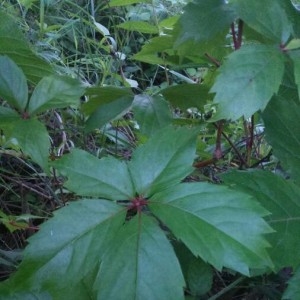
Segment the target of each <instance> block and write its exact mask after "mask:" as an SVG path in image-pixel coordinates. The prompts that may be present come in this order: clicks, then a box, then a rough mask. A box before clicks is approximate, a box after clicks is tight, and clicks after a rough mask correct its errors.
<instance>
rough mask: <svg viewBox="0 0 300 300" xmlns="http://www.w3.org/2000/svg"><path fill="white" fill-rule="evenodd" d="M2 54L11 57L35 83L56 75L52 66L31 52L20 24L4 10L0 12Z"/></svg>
mask: <svg viewBox="0 0 300 300" xmlns="http://www.w3.org/2000/svg"><path fill="white" fill-rule="evenodd" d="M16 49H17V51H16ZM0 54H2V55H7V56H9V57H10V58H11V59H12V60H13V61H14V62H15V63H16V64H17V65H18V66H19V67H20V68H21V69H22V70H23V72H24V74H25V76H26V78H27V79H28V80H29V81H31V82H33V83H37V82H38V81H39V80H40V79H41V78H42V77H44V76H48V75H50V74H53V73H54V72H53V69H52V68H51V66H50V65H49V64H48V63H46V62H45V61H44V60H42V59H41V58H40V57H38V56H37V55H36V54H35V53H34V52H33V51H32V50H31V48H30V46H29V44H28V42H27V41H26V39H25V37H24V35H23V34H22V32H21V30H20V29H19V26H18V24H17V23H16V22H15V20H14V19H13V18H12V17H10V16H8V15H7V14H6V13H5V12H4V11H3V10H2V11H0Z"/></svg>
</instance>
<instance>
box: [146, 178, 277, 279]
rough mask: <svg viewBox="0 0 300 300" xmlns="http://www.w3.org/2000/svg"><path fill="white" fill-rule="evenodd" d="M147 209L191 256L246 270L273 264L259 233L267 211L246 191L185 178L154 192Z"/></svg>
mask: <svg viewBox="0 0 300 300" xmlns="http://www.w3.org/2000/svg"><path fill="white" fill-rule="evenodd" d="M149 208H150V210H151V211H152V212H153V213H154V215H155V216H156V217H158V218H159V219H160V220H161V221H162V222H163V223H164V224H165V225H166V226H167V227H168V228H169V229H170V230H171V232H172V233H173V234H174V235H175V237H176V238H177V239H179V240H181V241H182V242H183V243H184V244H185V245H186V246H187V247H188V248H189V249H190V250H191V251H192V253H193V254H194V255H195V256H200V257H201V258H202V259H203V260H204V261H206V262H208V263H210V264H212V265H213V266H214V267H215V268H217V269H218V270H221V269H222V267H228V268H231V269H233V270H236V271H238V272H240V273H242V274H245V275H249V268H265V267H268V266H269V267H272V262H271V260H270V258H269V256H268V254H267V252H266V248H267V247H268V246H269V244H268V243H267V242H266V240H265V238H264V237H263V234H266V233H270V232H272V229H271V228H270V227H269V225H268V224H267V223H266V222H265V221H264V220H263V219H262V217H263V216H265V215H267V214H268V212H267V211H266V210H265V209H264V208H262V207H261V206H260V205H259V204H258V203H257V202H256V201H255V200H254V199H253V198H252V197H250V196H248V195H247V194H244V193H240V192H235V191H232V190H230V189H228V188H226V187H222V186H216V185H212V184H207V183H185V184H179V185H177V186H175V187H172V188H169V189H167V190H165V191H163V192H161V193H157V194H155V195H153V197H151V198H150V199H149Z"/></svg>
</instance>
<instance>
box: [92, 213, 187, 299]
mask: <svg viewBox="0 0 300 300" xmlns="http://www.w3.org/2000/svg"><path fill="white" fill-rule="evenodd" d="M120 248H122V251H120ZM112 262H113V263H112ZM112 282H113V283H114V284H111V283H112ZM183 286H184V279H183V276H182V273H181V270H180V266H179V263H178V260H177V258H176V256H175V253H174V250H173V249H172V246H171V245H170V243H169V241H168V239H167V238H166V236H165V235H164V233H163V231H162V230H161V229H160V228H159V225H158V224H157V222H156V221H155V220H154V219H152V218H151V217H148V216H147V215H144V214H138V215H137V216H135V217H134V218H133V219H131V220H130V221H129V222H128V223H127V224H125V225H124V226H123V227H122V228H121V230H120V232H119V233H118V235H117V236H116V237H115V243H114V245H113V247H112V248H110V249H108V251H107V252H106V254H105V255H104V257H103V263H102V264H101V268H100V273H99V276H98V278H97V281H96V283H95V286H94V288H95V289H97V291H98V299H128V300H131V299H132V300H134V299H145V300H147V299H149V300H150V299H174V300H175V299H181V300H183V299H184V297H183Z"/></svg>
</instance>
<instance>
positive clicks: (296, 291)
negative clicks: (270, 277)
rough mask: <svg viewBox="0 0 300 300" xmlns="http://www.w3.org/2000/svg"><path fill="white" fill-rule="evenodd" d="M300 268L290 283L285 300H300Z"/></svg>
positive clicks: (284, 296)
mask: <svg viewBox="0 0 300 300" xmlns="http://www.w3.org/2000/svg"><path fill="white" fill-rule="evenodd" d="M299 282H300V268H298V269H297V270H296V272H295V274H294V276H293V277H292V278H291V279H290V280H289V282H288V284H289V285H288V288H287V289H286V291H285V292H284V294H283V297H282V299H283V300H291V299H293V300H300V285H299Z"/></svg>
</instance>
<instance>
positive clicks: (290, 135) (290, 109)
mask: <svg viewBox="0 0 300 300" xmlns="http://www.w3.org/2000/svg"><path fill="white" fill-rule="evenodd" d="M262 116H263V120H264V123H265V126H266V128H265V132H266V138H267V141H268V142H269V143H270V144H271V146H272V148H273V151H274V155H275V156H276V157H278V159H279V160H280V161H281V162H282V165H283V166H284V167H285V169H286V170H287V171H288V172H289V173H290V174H291V175H292V176H293V178H294V179H296V180H298V181H299V180H300V154H299V147H300V136H299V134H298V133H299V132H300V123H299V118H300V105H299V104H296V103H295V102H293V101H288V99H282V97H274V98H273V99H272V101H271V102H270V103H269V105H268V106H267V108H266V109H265V111H264V113H263V114H262Z"/></svg>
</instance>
